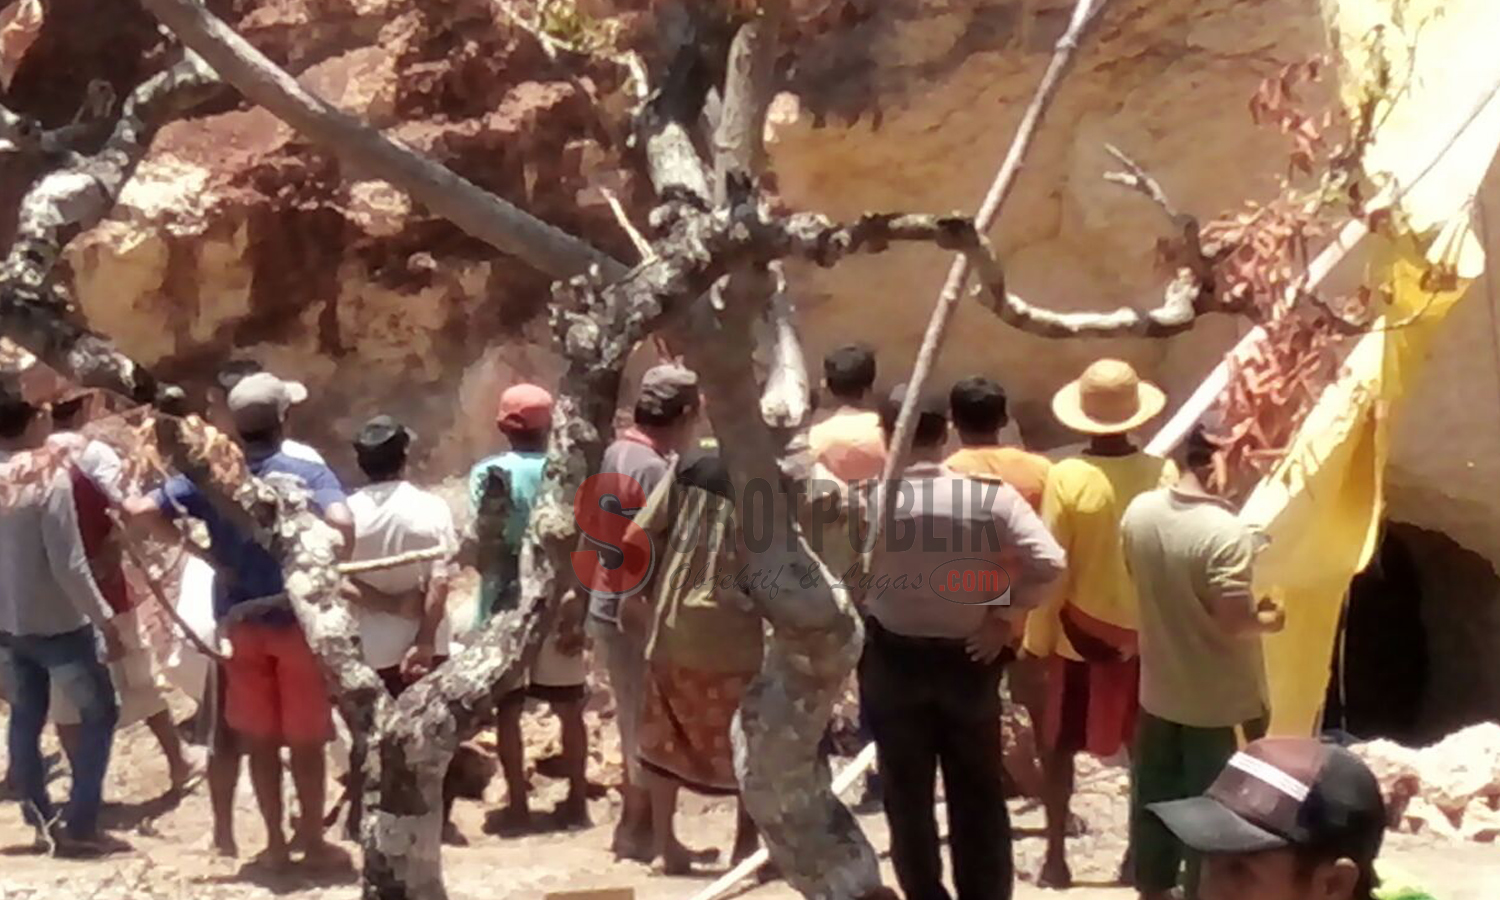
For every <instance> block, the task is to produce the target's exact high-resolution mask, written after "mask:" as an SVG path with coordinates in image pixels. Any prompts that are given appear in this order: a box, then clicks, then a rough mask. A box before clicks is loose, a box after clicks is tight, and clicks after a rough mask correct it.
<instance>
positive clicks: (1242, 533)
mask: <svg viewBox="0 0 1500 900" xmlns="http://www.w3.org/2000/svg"><path fill="white" fill-rule="evenodd" d="M1120 530H1121V536H1122V540H1123V542H1124V550H1125V563H1126V566H1127V567H1128V568H1129V570H1130V574H1131V576H1132V578H1133V579H1134V580H1135V587H1136V592H1137V594H1138V595H1139V597H1140V647H1141V707H1142V708H1143V709H1145V710H1146V712H1148V713H1150V714H1151V715H1153V716H1156V717H1157V718H1159V719H1166V720H1167V721H1169V722H1175V723H1177V724H1179V725H1188V726H1192V727H1195V728H1223V727H1230V726H1234V725H1239V724H1242V723H1244V722H1249V721H1252V720H1254V719H1258V718H1260V717H1262V716H1264V715H1265V714H1266V712H1267V710H1266V681H1265V663H1264V660H1263V658H1262V656H1261V639H1260V635H1259V634H1254V633H1251V634H1245V635H1234V634H1231V633H1230V632H1228V631H1227V630H1226V629H1225V628H1224V626H1223V625H1222V624H1220V622H1219V620H1217V619H1216V618H1214V616H1213V613H1212V612H1211V610H1210V606H1209V604H1210V603H1219V602H1223V601H1230V602H1236V603H1239V602H1242V603H1244V604H1245V605H1246V606H1247V607H1248V608H1249V609H1253V608H1254V605H1255V599H1254V596H1253V594H1252V593H1251V590H1250V568H1251V563H1252V561H1253V559H1254V556H1255V545H1254V541H1253V539H1252V536H1251V532H1250V529H1249V528H1247V527H1246V526H1245V525H1244V524H1243V523H1241V522H1240V520H1239V518H1238V517H1236V516H1235V514H1234V513H1233V512H1231V511H1230V510H1229V508H1228V507H1227V506H1225V505H1224V504H1223V503H1222V502H1220V501H1218V500H1216V499H1214V498H1212V497H1204V496H1201V495H1198V494H1191V493H1186V492H1184V491H1179V490H1177V489H1174V488H1160V489H1158V490H1154V491H1149V492H1147V493H1145V494H1142V495H1140V496H1139V497H1137V498H1136V499H1135V501H1134V502H1132V503H1131V504H1130V506H1129V508H1128V509H1126V510H1125V518H1124V520H1123V522H1122V523H1121V526H1120Z"/></svg>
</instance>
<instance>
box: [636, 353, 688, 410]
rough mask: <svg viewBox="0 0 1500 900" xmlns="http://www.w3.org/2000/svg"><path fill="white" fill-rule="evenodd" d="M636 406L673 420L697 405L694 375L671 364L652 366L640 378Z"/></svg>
mask: <svg viewBox="0 0 1500 900" xmlns="http://www.w3.org/2000/svg"><path fill="white" fill-rule="evenodd" d="M636 405H637V406H640V407H645V408H647V409H649V410H651V412H653V413H655V414H656V415H659V416H665V417H667V418H675V417H676V416H679V415H681V414H682V413H683V412H685V411H687V410H689V409H692V408H693V407H695V406H697V405H698V375H697V373H696V372H694V371H693V370H692V369H687V368H684V367H682V366H679V365H674V364H671V363H668V364H664V365H660V366H652V367H651V368H649V369H647V370H646V374H645V375H642V376H641V395H640V398H639V399H638V400H637V402H636Z"/></svg>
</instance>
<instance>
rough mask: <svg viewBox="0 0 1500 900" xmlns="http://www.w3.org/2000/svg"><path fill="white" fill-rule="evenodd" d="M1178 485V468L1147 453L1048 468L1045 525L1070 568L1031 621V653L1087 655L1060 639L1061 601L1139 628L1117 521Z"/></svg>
mask: <svg viewBox="0 0 1500 900" xmlns="http://www.w3.org/2000/svg"><path fill="white" fill-rule="evenodd" d="M1176 481H1177V467H1176V466H1174V465H1172V463H1171V462H1169V461H1168V460H1165V459H1161V458H1160V457H1156V456H1147V455H1146V454H1145V453H1132V454H1131V455H1129V456H1093V455H1088V454H1085V455H1084V456H1081V457H1075V458H1073V459H1065V460H1063V461H1062V462H1060V463H1058V464H1057V465H1055V466H1053V467H1052V468H1051V470H1050V471H1049V472H1048V473H1047V486H1046V488H1045V489H1044V490H1043V492H1042V520H1043V521H1044V522H1046V523H1047V527H1048V528H1051V529H1052V535H1053V537H1055V538H1057V542H1058V543H1059V544H1061V545H1062V548H1063V550H1065V551H1067V554H1068V571H1067V574H1065V575H1064V576H1063V578H1062V580H1061V582H1060V584H1059V587H1058V588H1057V589H1056V590H1055V591H1054V592H1053V595H1052V597H1051V599H1050V601H1049V602H1048V603H1047V604H1045V605H1044V606H1043V607H1042V608H1041V609H1038V610H1036V611H1035V612H1033V613H1032V614H1031V615H1030V616H1029V617H1027V620H1026V651H1027V652H1028V653H1031V654H1033V655H1035V656H1051V655H1053V654H1058V655H1061V656H1064V657H1067V658H1068V659H1073V660H1081V659H1082V658H1083V657H1081V656H1080V655H1079V654H1078V651H1076V650H1074V649H1073V645H1072V644H1071V643H1070V642H1069V641H1068V639H1067V637H1066V636H1065V635H1064V634H1063V631H1062V624H1061V621H1060V619H1059V615H1060V613H1061V610H1062V606H1063V604H1064V603H1068V604H1072V605H1073V606H1074V607H1076V608H1077V609H1078V610H1079V611H1080V612H1082V613H1084V614H1086V615H1088V616H1090V617H1092V618H1094V619H1098V620H1099V621H1101V622H1104V623H1106V624H1109V625H1112V626H1115V627H1116V628H1123V629H1128V630H1131V631H1134V630H1135V629H1136V627H1137V624H1138V622H1139V616H1140V603H1139V601H1138V600H1137V599H1136V593H1135V585H1134V583H1133V582H1132V581H1131V579H1130V574H1129V573H1128V572H1127V571H1126V569H1125V553H1124V550H1123V548H1122V546H1121V543H1120V520H1121V519H1122V518H1123V517H1124V515H1125V507H1127V506H1129V505H1130V501H1132V500H1134V499H1135V498H1136V497H1138V496H1140V495H1141V494H1144V493H1145V492H1147V491H1150V490H1154V489H1156V488H1158V487H1165V486H1168V485H1171V484H1174V483H1176Z"/></svg>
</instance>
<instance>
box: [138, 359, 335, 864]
mask: <svg viewBox="0 0 1500 900" xmlns="http://www.w3.org/2000/svg"><path fill="white" fill-rule="evenodd" d="M296 387H300V386H293V385H290V384H288V383H287V382H283V381H282V380H281V379H279V378H277V377H276V376H274V375H270V374H268V373H264V372H262V373H258V374H254V375H247V376H246V377H244V378H242V379H241V380H240V381H239V383H238V384H236V385H235V386H234V389H233V390H231V391H230V392H229V399H228V409H229V414H230V416H231V417H232V419H233V426H234V428H235V431H236V433H237V436H238V438H239V442H240V446H241V448H242V449H243V450H244V452H245V462H246V464H247V466H248V468H249V470H250V473H251V474H252V475H255V476H256V477H260V478H265V477H269V476H277V477H285V478H289V479H292V480H294V481H296V482H299V483H300V485H301V486H303V487H305V488H306V489H307V490H309V491H310V492H311V494H312V498H311V499H312V505H313V507H314V508H315V509H316V510H318V512H319V513H320V514H321V515H322V516H323V518H324V520H325V521H326V522H328V524H329V525H330V526H332V527H334V528H336V529H337V530H338V531H339V532H340V533H341V534H342V535H343V537H344V547H345V548H348V547H350V546H352V544H353V532H354V521H353V517H352V516H351V515H350V513H349V507H348V506H347V504H346V503H345V498H344V491H343V488H342V487H341V486H340V485H339V481H338V478H337V477H336V476H335V475H334V474H333V472H332V471H330V470H329V469H328V467H327V466H321V465H318V464H317V463H312V462H308V461H306V460H302V459H298V458H296V457H293V456H291V455H290V454H287V453H285V452H283V451H282V449H281V446H282V440H283V435H282V427H283V423H284V422H285V419H286V413H287V410H288V409H289V408H290V407H291V406H292V405H293V404H294V403H295V402H297V398H298V395H299V393H300V394H302V395H303V396H305V391H304V392H298V391H297V390H295V388H296ZM126 508H127V511H129V512H130V513H131V514H132V517H133V518H137V519H140V520H143V521H146V522H153V521H154V522H156V523H157V524H158V525H160V524H161V523H164V522H170V521H171V520H173V519H177V518H180V517H182V516H191V517H192V518H194V519H198V520H201V521H202V522H203V523H204V525H206V526H207V528H208V533H209V537H210V539H211V541H212V547H211V548H210V552H211V554H212V555H213V558H214V561H215V562H216V563H217V565H218V567H219V570H220V574H219V577H218V578H217V579H216V580H215V591H214V613H215V615H216V617H217V619H218V630H219V633H220V634H224V635H227V636H228V639H229V644H230V647H231V648H232V650H233V653H232V655H231V656H230V657H229V658H228V660H227V662H226V663H225V665H224V675H225V682H226V683H225V697H224V701H225V702H224V720H225V722H226V723H227V724H228V726H229V727H230V728H231V729H233V730H234V732H235V733H236V735H237V736H238V737H239V738H240V739H242V740H243V741H244V742H245V743H246V744H247V745H248V749H249V755H250V781H251V784H252V785H253V786H254V788H255V798H256V801H257V802H258V804H259V806H260V813H261V817H262V818H263V819H264V820H265V825H266V850H265V852H264V853H263V854H262V855H261V857H260V860H261V861H262V862H264V863H265V864H266V865H267V866H268V867H269V868H271V869H273V870H275V869H282V868H285V867H286V865H287V864H288V863H289V862H290V859H291V857H290V853H289V847H288V844H287V841H286V835H285V832H284V831H283V822H282V816H283V809H282V798H281V779H282V764H281V748H282V747H286V748H288V749H289V751H290V757H291V772H292V782H293V784H294V785H295V787H296V791H297V800H298V807H299V810H298V812H299V818H298V822H297V825H296V846H297V848H298V849H300V850H301V851H302V852H303V853H304V854H305V855H306V858H307V861H308V862H309V863H312V864H314V865H320V866H330V867H334V866H347V865H348V863H349V856H348V854H347V853H345V852H344V851H343V850H342V849H340V848H338V847H336V846H334V845H333V844H330V843H328V841H327V840H326V839H325V838H324V835H323V812H324V805H325V799H326V798H325V796H324V794H325V785H324V779H325V774H326V769H327V761H326V759H325V756H324V749H325V746H326V745H327V743H328V742H329V741H330V740H331V739H332V737H333V718H332V711H333V710H332V705H331V703H330V701H329V698H328V691H327V687H326V685H325V683H324V681H323V673H322V671H321V669H320V668H319V665H318V660H317V657H316V656H314V655H313V652H312V648H311V647H309V646H308V644H307V638H306V637H305V636H304V635H303V633H302V629H301V627H300V626H299V625H298V624H297V618H296V615H295V614H294V613H293V612H292V610H291V609H290V608H289V607H288V605H287V601H286V595H285V590H286V588H285V585H284V583H283V580H282V570H281V566H280V565H279V564H278V563H277V561H276V559H275V557H273V556H272V555H271V554H270V552H269V551H267V550H266V549H265V548H264V547H262V546H261V545H260V544H258V543H257V542H256V541H255V537H254V535H252V534H247V533H245V532H244V531H242V530H241V528H240V527H239V526H238V525H237V524H236V523H235V522H234V521H232V520H231V519H230V518H229V517H227V516H226V515H225V514H224V513H222V512H221V511H220V510H219V508H218V507H217V506H216V505H215V501H214V500H212V499H211V498H210V497H208V496H207V495H206V494H205V493H204V492H203V491H201V490H200V489H199V488H198V487H197V485H195V484H194V483H193V482H192V481H191V480H189V479H188V478H186V477H184V476H180V475H179V476H177V477H175V478H172V479H171V480H169V481H168V482H167V483H166V484H165V485H163V486H162V488H161V489H159V490H157V491H156V492H154V493H153V494H151V495H149V496H146V497H141V498H136V499H135V500H132V501H127V504H126ZM174 536H175V535H174ZM231 849H232V848H231Z"/></svg>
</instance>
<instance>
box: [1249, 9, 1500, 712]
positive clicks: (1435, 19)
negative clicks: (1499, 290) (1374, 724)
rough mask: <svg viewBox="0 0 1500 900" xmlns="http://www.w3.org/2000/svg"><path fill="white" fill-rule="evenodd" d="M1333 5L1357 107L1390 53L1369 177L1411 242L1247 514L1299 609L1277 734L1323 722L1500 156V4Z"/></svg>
mask: <svg viewBox="0 0 1500 900" xmlns="http://www.w3.org/2000/svg"><path fill="white" fill-rule="evenodd" d="M1325 8H1326V9H1327V10H1328V14H1329V21H1330V26H1331V28H1332V29H1333V31H1334V32H1335V33H1337V34H1338V35H1339V36H1340V41H1339V43H1340V50H1341V52H1342V53H1343V56H1344V58H1343V60H1342V61H1341V62H1342V63H1343V65H1342V70H1343V75H1344V78H1345V88H1346V90H1345V94H1346V100H1347V101H1348V102H1349V103H1350V105H1351V106H1354V105H1357V104H1358V103H1359V102H1360V101H1361V99H1362V98H1363V97H1364V96H1366V93H1365V92H1366V91H1368V90H1369V89H1370V88H1371V83H1370V82H1371V79H1372V77H1373V73H1374V72H1375V71H1377V69H1378V67H1377V66H1374V65H1373V64H1372V60H1373V59H1375V58H1376V56H1377V54H1383V55H1384V57H1385V59H1386V60H1388V61H1389V63H1390V71H1391V74H1392V86H1390V87H1388V88H1387V89H1385V91H1384V93H1385V96H1386V98H1387V102H1386V103H1385V104H1384V106H1383V114H1382V116H1381V117H1380V120H1379V121H1380V125H1379V127H1378V129H1377V131H1376V134H1375V141H1374V144H1373V146H1372V149H1371V152H1370V153H1369V154H1368V156H1367V158H1366V168H1367V174H1368V175H1369V176H1370V178H1371V180H1373V181H1375V182H1376V183H1377V184H1379V185H1381V186H1383V187H1384V188H1386V189H1387V190H1388V191H1391V192H1393V193H1399V194H1400V195H1401V199H1400V200H1399V201H1398V203H1397V204H1396V205H1397V207H1398V210H1399V215H1398V216H1397V217H1396V221H1398V222H1399V223H1401V225H1402V228H1403V230H1404V231H1405V232H1406V236H1404V237H1402V238H1400V239H1398V240H1397V241H1395V242H1394V243H1391V242H1387V245H1386V246H1383V247H1381V248H1379V251H1378V253H1377V255H1376V258H1377V260H1378V262H1377V264H1376V265H1375V266H1374V267H1373V268H1372V275H1371V278H1370V279H1369V283H1370V285H1371V286H1372V287H1377V288H1378V287H1381V286H1384V287H1386V288H1387V289H1388V290H1389V295H1390V297H1391V298H1392V302H1391V305H1390V307H1389V309H1388V310H1387V312H1386V315H1385V317H1384V319H1383V322H1382V324H1381V326H1380V327H1378V328H1377V329H1376V330H1374V331H1372V332H1371V333H1370V334H1367V335H1365V336H1363V337H1362V338H1360V339H1359V341H1358V343H1357V345H1356V346H1355V347H1354V349H1353V351H1352V352H1351V353H1350V355H1349V357H1348V359H1347V361H1346V365H1345V367H1344V369H1343V371H1342V374H1341V376H1340V378H1339V380H1338V381H1337V383H1335V384H1334V385H1333V386H1332V387H1330V388H1329V389H1328V390H1327V391H1325V393H1324V395H1323V396H1322V397H1320V398H1319V400H1318V403H1317V404H1316V405H1315V406H1314V408H1313V410H1312V412H1311V413H1310V414H1309V415H1308V416H1307V418H1306V419H1305V420H1304V422H1303V423H1302V426H1301V428H1300V429H1299V431H1298V433H1297V435H1296V436H1295V438H1294V440H1293V442H1292V446H1291V448H1290V451H1289V452H1288V454H1287V456H1286V458H1285V459H1284V460H1283V461H1282V462H1281V464H1280V465H1279V466H1278V467H1277V469H1276V470H1275V471H1274V472H1273V473H1272V474H1271V475H1270V476H1268V477H1267V478H1266V479H1265V481H1264V482H1262V484H1260V485H1259V486H1258V487H1257V488H1256V491H1255V493H1254V494H1253V495H1252V496H1251V497H1250V499H1249V500H1248V501H1247V502H1246V505H1245V509H1244V510H1243V511H1242V514H1241V515H1242V518H1244V519H1245V520H1246V521H1247V522H1249V523H1251V524H1252V525H1255V526H1257V527H1258V528H1260V529H1261V530H1262V531H1263V533H1264V534H1265V535H1266V537H1267V538H1268V540H1269V542H1268V544H1267V545H1266V547H1265V550H1264V551H1263V553H1262V555H1261V557H1260V559H1259V561H1258V564H1257V572H1256V581H1257V586H1258V590H1260V591H1262V592H1265V593H1268V594H1271V595H1273V596H1277V597H1279V598H1280V599H1282V600H1283V601H1284V602H1285V604H1286V607H1287V627H1286V629H1285V631H1283V632H1282V633H1281V634H1278V635H1274V636H1271V637H1269V638H1268V639H1267V640H1266V669H1267V676H1268V679H1269V683H1270V691H1271V708H1272V726H1271V727H1272V731H1273V732H1274V733H1278V734H1308V733H1310V732H1311V731H1312V730H1313V729H1314V728H1316V727H1317V723H1318V720H1319V715H1320V712H1321V710H1322V706H1323V699H1324V697H1325V694H1326V690H1327V685H1328V676H1329V670H1330V666H1331V662H1332V657H1333V648H1334V644H1335V641H1336V639H1337V630H1338V619H1339V613H1340V610H1341V609H1342V607H1343V603H1344V599H1345V596H1346V594H1347V592H1348V588H1349V582H1350V580H1351V579H1352V578H1353V576H1354V575H1355V573H1357V572H1358V571H1359V570H1360V569H1362V568H1363V567H1364V566H1365V564H1366V563H1367V562H1368V561H1369V559H1370V556H1371V554H1372V553H1373V552H1374V549H1375V542H1376V540H1377V538H1378V532H1379V524H1380V517H1381V512H1382V505H1383V497H1382V488H1383V485H1382V481H1383V473H1384V469H1385V463H1386V458H1387V455H1388V452H1389V440H1390V421H1391V415H1392V411H1393V410H1394V409H1395V408H1396V407H1397V406H1398V404H1399V402H1400V400H1401V398H1402V397H1403V396H1404V395H1405V393H1406V391H1407V388H1408V387H1409V386H1410V384H1411V383H1412V379H1413V377H1414V376H1415V374H1416V372H1417V371H1418V370H1419V369H1420V367H1421V364H1422V362H1423V361H1424V359H1425V357H1426V354H1427V349H1428V347H1429V345H1430V343H1431V340H1432V337H1433V335H1434V333H1435V332H1436V330H1437V329H1438V327H1439V326H1440V325H1441V324H1442V321H1443V319H1444V318H1445V317H1446V315H1447V314H1448V312H1449V310H1450V309H1451V308H1452V307H1453V304H1454V303H1456V302H1457V301H1458V299H1459V298H1460V297H1462V296H1463V293H1464V290H1465V288H1466V287H1467V285H1468V281H1467V279H1469V278H1473V277H1475V276H1477V275H1478V274H1480V273H1481V272H1482V271H1483V265H1484V257H1483V251H1482V248H1481V247H1480V245H1479V243H1478V242H1477V241H1476V240H1475V238H1474V236H1473V233H1472V230H1471V223H1470V212H1471V210H1470V207H1471V204H1472V200H1473V197H1474V195H1475V193H1476V191H1477V190H1478V187H1479V183H1480V182H1481V181H1482V179H1483V177H1484V174H1485V172H1486V171H1487V170H1488V169H1489V166H1490V164H1491V162H1492V160H1493V159H1494V157H1495V152H1496V147H1497V145H1500V101H1496V100H1495V99H1494V98H1495V85H1496V84H1497V83H1500V53H1496V52H1495V50H1494V45H1493V40H1494V35H1495V34H1497V33H1500V2H1495V0H1441V2H1439V0H1325ZM1377 28H1378V31H1377ZM1376 240H1380V239H1379V238H1376ZM1444 271H1446V272H1448V273H1449V274H1450V275H1452V274H1454V273H1457V275H1460V276H1462V277H1450V278H1449V279H1447V281H1446V284H1439V286H1438V287H1436V288H1434V287H1433V286H1432V283H1431V282H1432V279H1431V278H1430V276H1431V275H1433V274H1434V273H1438V272H1444ZM1437 281H1438V282H1441V281H1442V279H1437ZM1424 284H1425V285H1426V286H1424Z"/></svg>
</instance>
